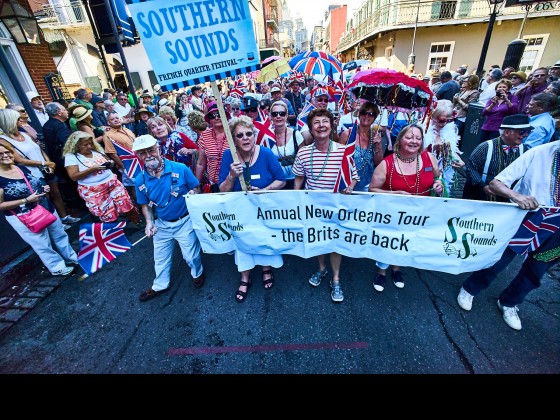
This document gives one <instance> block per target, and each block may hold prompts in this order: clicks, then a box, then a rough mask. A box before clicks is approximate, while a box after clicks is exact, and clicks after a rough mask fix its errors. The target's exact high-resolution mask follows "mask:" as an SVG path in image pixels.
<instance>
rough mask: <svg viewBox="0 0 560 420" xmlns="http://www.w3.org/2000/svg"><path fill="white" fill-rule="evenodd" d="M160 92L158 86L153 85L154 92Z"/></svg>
mask: <svg viewBox="0 0 560 420" xmlns="http://www.w3.org/2000/svg"><path fill="white" fill-rule="evenodd" d="M160 90H161V86H160V85H154V92H156V93H158V92H159V91H160Z"/></svg>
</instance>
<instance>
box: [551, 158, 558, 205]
mask: <svg viewBox="0 0 560 420" xmlns="http://www.w3.org/2000/svg"><path fill="white" fill-rule="evenodd" d="M559 160H560V149H558V150H556V153H554V160H553V161H552V166H551V168H550V169H551V174H550V175H551V176H550V202H551V203H552V205H553V206H554V207H558V205H559V204H560V167H559V163H560V162H559Z"/></svg>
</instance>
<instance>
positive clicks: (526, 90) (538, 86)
mask: <svg viewBox="0 0 560 420" xmlns="http://www.w3.org/2000/svg"><path fill="white" fill-rule="evenodd" d="M547 74H548V71H547V69H546V68H545V67H539V68H538V69H536V70H533V73H531V76H530V78H531V80H529V81H528V82H527V84H526V85H525V86H524V87H523V88H522V89H519V90H518V91H517V92H516V93H515V96H517V97H518V98H519V104H518V107H517V110H518V112H519V113H520V114H524V113H525V111H526V109H527V104H528V103H529V101H530V100H531V97H532V96H533V95H536V94H537V93H541V92H543V91H544V90H545V89H546V87H547V86H548V82H547V81H546V76H547Z"/></svg>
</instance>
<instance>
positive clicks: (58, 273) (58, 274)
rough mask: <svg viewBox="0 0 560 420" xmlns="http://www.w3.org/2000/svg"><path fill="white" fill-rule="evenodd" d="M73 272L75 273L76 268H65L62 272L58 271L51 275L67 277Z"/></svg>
mask: <svg viewBox="0 0 560 420" xmlns="http://www.w3.org/2000/svg"><path fill="white" fill-rule="evenodd" d="M72 271H74V267H67V266H66V267H64V268H63V269H62V270H58V271H55V272H54V273H51V274H52V275H53V276H67V275H68V274H70V273H71V272H72Z"/></svg>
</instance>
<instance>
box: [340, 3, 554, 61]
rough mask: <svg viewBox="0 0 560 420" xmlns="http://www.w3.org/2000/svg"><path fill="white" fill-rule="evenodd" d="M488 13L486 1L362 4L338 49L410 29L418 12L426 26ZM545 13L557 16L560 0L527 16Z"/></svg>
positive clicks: (505, 12) (509, 12) (506, 12)
mask: <svg viewBox="0 0 560 420" xmlns="http://www.w3.org/2000/svg"><path fill="white" fill-rule="evenodd" d="M418 4H420V6H418ZM490 12H491V11H490V7H489V5H488V1H487V0H456V1H424V0H421V1H420V3H418V2H416V1H410V0H400V1H392V2H390V3H389V4H386V5H383V6H382V7H380V8H378V9H375V10H371V11H369V12H368V8H367V3H364V6H362V8H361V9H359V10H358V11H357V12H355V13H354V16H353V18H352V19H353V21H354V22H353V23H354V27H353V28H350V29H348V30H347V31H346V33H344V35H343V36H342V37H341V38H340V42H339V44H338V46H337V50H338V51H339V52H340V51H344V50H347V49H349V48H351V47H353V46H355V44H357V43H358V42H360V41H362V40H364V39H365V38H368V37H371V36H373V35H375V34H378V33H381V32H387V31H391V30H397V29H406V28H413V27H414V24H415V22H416V16H417V15H418V26H420V27H426V26H436V25H437V26H440V25H445V24H450V25H451V24H452V25H457V24H463V23H465V24H468V23H478V22H485V21H488V19H489V17H490ZM547 15H560V3H556V2H544V3H538V4H536V5H535V6H534V7H533V8H532V9H531V11H530V12H529V16H530V17H536V16H547ZM498 16H502V17H504V18H507V17H508V16H509V17H510V19H514V18H519V19H522V18H523V16H525V9H524V7H522V6H516V7H502V8H501V11H500V14H499V15H498ZM356 21H357V22H356Z"/></svg>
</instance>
